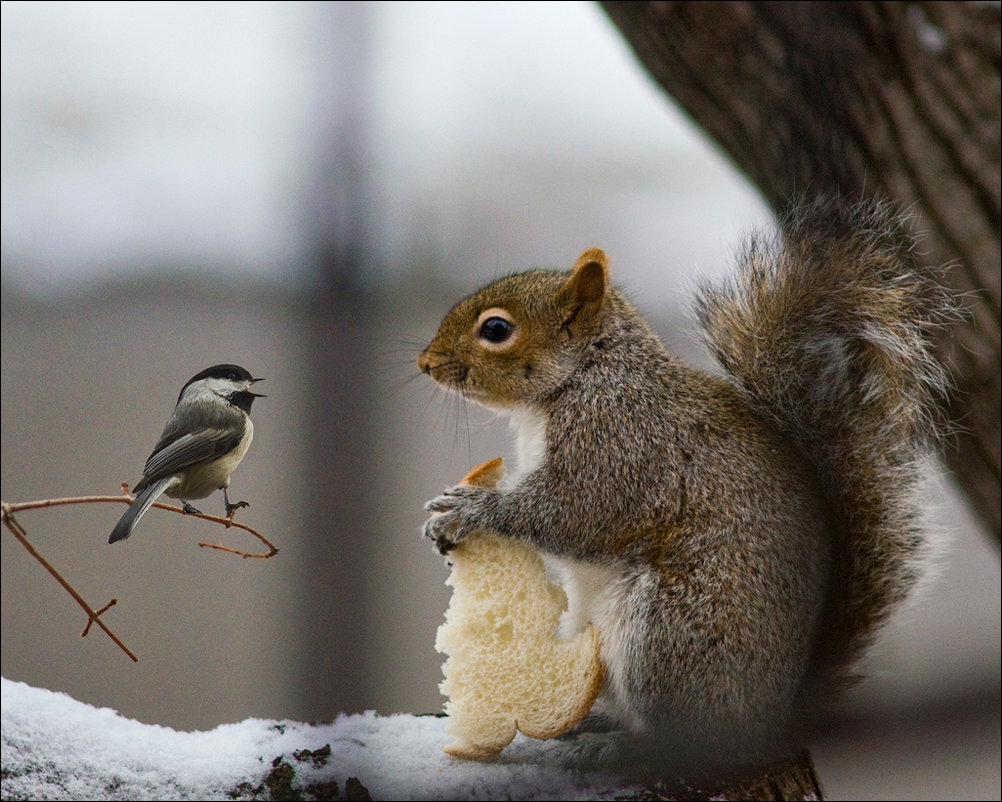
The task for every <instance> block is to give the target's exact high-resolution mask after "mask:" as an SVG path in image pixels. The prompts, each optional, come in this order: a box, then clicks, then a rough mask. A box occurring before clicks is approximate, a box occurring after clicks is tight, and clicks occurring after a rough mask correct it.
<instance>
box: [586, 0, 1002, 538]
mask: <svg viewBox="0 0 1002 802" xmlns="http://www.w3.org/2000/svg"><path fill="white" fill-rule="evenodd" d="M602 5H603V7H604V9H605V11H606V13H607V14H608V15H609V17H610V18H611V19H612V20H613V22H615V24H616V25H617V26H618V27H619V29H620V31H621V32H622V34H623V35H624V36H625V37H626V39H627V41H628V42H629V43H630V45H631V46H632V47H633V49H634V50H635V52H636V54H637V56H638V58H639V59H640V61H641V63H642V64H643V65H644V67H646V68H647V70H648V71H649V72H650V74H651V75H652V76H653V77H654V79H655V80H656V81H657V82H658V83H660V84H661V86H662V87H663V88H664V89H665V90H667V91H668V92H669V93H670V94H671V95H672V96H673V97H674V98H675V100H676V101H677V102H678V103H679V104H680V105H681V107H682V108H683V109H684V110H685V111H686V112H687V113H688V114H690V115H691V116H692V118H693V119H694V120H695V121H696V122H697V123H698V124H699V125H700V126H702V127H703V128H704V129H705V130H706V131H707V132H708V133H709V134H710V135H711V136H712V137H713V138H714V139H716V140H717V142H718V143H719V144H720V145H721V146H722V147H723V148H724V150H725V151H726V152H727V153H728V154H729V155H730V156H731V158H732V159H733V160H734V162H735V163H736V164H737V166H738V167H739V168H740V169H741V170H742V171H744V172H745V173H746V174H747V175H748V176H749V177H750V178H751V180H752V181H753V182H754V183H755V184H756V185H757V186H758V187H759V189H760V190H761V192H762V194H763V196H764V197H765V199H766V200H767V202H768V203H769V204H770V206H771V207H772V208H773V209H774V210H775V211H779V210H780V209H781V208H782V207H783V206H784V205H785V203H786V201H787V200H788V199H789V198H791V197H793V196H795V195H801V196H803V195H811V194H814V193H819V192H829V191H832V190H838V191H839V192H841V193H842V194H844V195H846V196H849V197H860V196H864V195H867V196H883V197H886V198H888V199H891V200H893V201H896V202H897V203H899V204H900V205H901V206H902V207H903V208H906V209H908V210H910V211H912V212H913V213H914V215H915V218H916V226H917V229H916V230H917V232H918V235H919V244H920V254H921V257H922V258H923V259H924V260H925V261H926V262H927V263H929V264H932V265H942V264H948V265H949V269H948V270H946V271H944V280H945V281H946V283H948V284H949V285H950V286H951V287H952V288H954V289H955V290H957V291H959V292H960V293H962V294H963V300H964V305H965V307H966V308H967V309H968V310H969V313H970V314H969V316H968V317H967V318H966V319H964V320H963V321H962V322H960V323H957V324H955V325H953V326H951V327H950V328H949V329H948V330H945V331H944V332H942V333H941V335H940V336H939V340H938V347H939V353H940V357H941V359H942V360H943V362H944V364H945V365H947V366H948V367H949V368H950V370H951V373H952V374H953V376H954V380H955V382H956V385H957V392H955V393H954V395H953V396H952V398H951V402H950V404H951V408H950V410H949V414H950V416H951V419H952V420H953V421H954V422H955V423H956V425H957V433H956V435H955V436H954V437H952V438H951V439H950V440H949V441H948V443H947V446H946V448H945V453H944V457H945V460H946V462H947V464H948V465H949V466H950V468H951V469H952V470H953V472H954V474H955V475H956V477H957V480H958V482H959V484H960V485H961V487H962V488H963V489H964V491H965V492H966V494H967V496H968V498H969V500H970V502H971V505H972V507H973V508H974V510H975V512H976V513H977V514H978V516H979V517H980V518H981V519H982V520H983V521H984V523H985V524H986V526H987V527H988V528H989V529H990V530H991V531H993V532H994V533H995V536H996V538H999V537H1000V535H1002V522H1000V456H999V432H1000V335H999V327H1000V309H999V307H1000V293H999V266H1000V219H1002V202H1000V169H999V162H1000V158H999V129H1000V125H999V108H1000V102H999V101H1000V49H1002V46H1000V7H999V4H998V3H971V2H935V3H934V2H918V3H913V2H842V3H829V2H799V3H787V2H712V3H707V2H605V3H602Z"/></svg>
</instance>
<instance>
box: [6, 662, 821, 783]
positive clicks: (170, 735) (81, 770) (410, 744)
mask: <svg viewBox="0 0 1002 802" xmlns="http://www.w3.org/2000/svg"><path fill="white" fill-rule="evenodd" d="M0 683H2V684H0V690H2V704H0V706H2V710H3V719H2V736H3V738H2V741H3V743H2V778H3V790H2V798H3V799H5V800H26V799H36V800H37V799H92V800H112V799H116V800H117V799H123V800H124V799H199V800H234V799H304V800H308V799H399V800H404V799H471V798H476V799H565V800H575V799H613V798H617V799H655V798H659V799H667V798H669V797H667V796H655V795H654V794H656V793H658V792H657V791H656V790H652V789H650V788H643V787H641V786H636V785H629V784H626V783H624V782H623V780H622V778H618V777H616V776H613V775H609V774H599V773H581V772H575V771H572V770H570V769H565V768H561V767H560V766H559V763H558V761H557V760H556V759H555V758H554V756H555V755H556V754H557V753H558V752H559V750H560V749H561V746H560V744H559V743H558V742H555V741H533V740H531V739H528V738H525V737H524V736H521V735H520V736H519V737H518V738H516V740H515V741H514V742H513V743H512V744H511V746H509V747H508V748H507V749H506V750H505V752H504V753H503V754H502V755H501V756H500V757H499V758H497V759H495V760H492V761H490V762H477V761H464V760H458V759H456V758H451V757H449V756H448V755H446V754H445V753H443V751H442V747H443V746H445V744H446V742H447V741H448V740H449V737H448V736H447V735H446V734H445V730H444V728H443V726H442V721H441V719H439V718H437V717H435V716H413V715H405V714H401V715H392V716H379V715H376V714H375V713H372V712H367V713H363V714H357V715H342V716H340V717H339V718H338V719H337V720H336V721H334V722H333V723H329V724H303V723H300V722H294V721H266V720H261V719H247V720H246V721H242V722H239V723H236V724H224V725H222V726H220V727H217V728H216V729H214V730H211V731H209V732H176V731H174V730H171V729H168V728H167V727H160V726H155V725H148V724H142V723H140V722H137V721H133V720H130V719H126V718H123V717H122V716H120V715H119V714H118V713H116V712H115V711H113V710H109V709H107V708H101V709H98V708H94V707H91V706H90V705H86V704H83V703H82V702H78V701H76V700H74V699H72V698H70V697H69V696H67V695H65V694H62V693H55V692H53V691H48V690H42V689H38V688H32V687H30V686H28V685H25V684H24V683H20V682H13V681H11V680H8V679H2V680H0ZM808 766H809V764H808ZM795 773H796V772H795ZM800 774H801V775H803V776H800V781H804V780H806V784H801V785H800V786H799V787H798V788H797V789H796V793H795V794H794V795H791V793H790V792H791V787H790V786H789V782H788V781H787V780H784V779H783V778H781V777H779V776H778V775H775V774H771V775H769V776H767V777H763V778H759V780H758V782H759V783H761V784H762V785H760V786H755V788H752V789H750V790H749V787H745V788H744V789H743V790H742V792H741V795H740V797H736V796H733V795H728V798H749V799H750V798H757V799H766V798H785V799H793V798H799V799H812V798H815V799H816V798H820V791H819V790H818V789H817V786H816V780H814V777H813V772H810V771H807V773H806V774H804V773H803V772H800ZM807 775H809V776H807ZM784 776H785V775H784ZM790 776H793V775H790ZM784 782H785V783H786V785H784ZM795 784H796V783H795ZM763 794H768V796H766V795H763ZM777 794H778V795H777ZM689 798H697V797H689Z"/></svg>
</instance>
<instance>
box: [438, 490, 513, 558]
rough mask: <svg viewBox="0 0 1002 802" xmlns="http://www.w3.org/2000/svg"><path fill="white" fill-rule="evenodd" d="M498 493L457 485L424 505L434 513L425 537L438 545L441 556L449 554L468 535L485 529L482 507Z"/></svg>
mask: <svg viewBox="0 0 1002 802" xmlns="http://www.w3.org/2000/svg"><path fill="white" fill-rule="evenodd" d="M490 495H497V491H495V490H491V489H488V488H485V487H473V486H471V485H456V486H455V487H450V488H448V489H447V490H446V491H445V492H444V493H443V494H442V495H440V496H435V498H433V499H432V500H431V501H429V502H428V503H427V504H425V505H424V509H425V512H430V513H432V516H431V517H430V518H429V519H428V521H427V523H425V525H424V536H425V537H427V538H430V539H431V540H433V541H434V542H435V547H436V548H437V549H438V550H439V552H440V553H441V554H448V553H449V552H450V551H451V550H452V549H453V548H455V547H456V545H457V544H459V543H461V542H462V541H463V540H465V539H466V537H467V535H469V534H470V533H471V532H475V531H476V530H477V529H482V528H484V527H483V524H482V523H481V522H480V515H479V514H478V513H479V512H480V507H481V505H482V503H483V500H484V499H485V498H487V497H488V496H490Z"/></svg>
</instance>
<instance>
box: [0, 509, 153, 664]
mask: <svg viewBox="0 0 1002 802" xmlns="http://www.w3.org/2000/svg"><path fill="white" fill-rule="evenodd" d="M29 503H30V502H29ZM0 505H2V510H3V525H4V526H6V527H7V528H8V529H9V530H10V531H11V532H12V533H13V534H14V537H16V538H17V539H18V540H19V541H20V543H21V545H22V546H24V547H25V549H27V550H28V553H29V554H30V555H31V556H32V557H34V558H35V559H36V560H38V562H39V563H41V565H42V567H43V568H45V570H46V571H48V572H49V573H50V574H52V576H54V577H55V579H56V581H57V582H58V583H59V584H60V585H62V586H63V588H64V589H65V590H66V592H67V593H69V594H70V596H72V597H73V600H74V601H75V602H76V603H77V604H79V605H80V606H81V607H82V608H83V609H84V612H86V613H87V618H88V624H87V627H86V628H85V629H84V631H83V635H86V634H87V631H88V629H89V628H90V624H91V623H96V624H97V625H98V626H99V627H101V629H103V630H104V633H105V634H106V635H107V636H108V637H109V638H111V639H112V640H113V641H114V642H115V644H116V645H117V646H118V648H119V649H121V650H122V651H123V652H125V653H126V654H127V655H129V657H130V658H131V659H132V662H134V663H138V662H139V658H138V657H136V656H135V655H134V654H133V653H132V652H131V651H130V650H129V648H128V647H127V646H126V645H125V644H124V643H122V641H120V640H119V639H118V636H117V635H115V633H114V632H112V631H111V630H110V629H109V628H108V627H107V626H105V623H104V621H102V620H101V618H100V616H101V613H103V612H104V611H105V610H107V609H108V607H110V606H111V605H110V604H109V605H106V606H105V607H103V608H102V609H101V611H100V612H95V611H94V609H93V608H91V606H90V605H89V604H87V602H85V601H84V600H83V598H82V597H81V596H80V594H79V593H77V592H76V590H75V589H74V588H73V586H72V585H71V584H70V583H69V582H67V581H66V580H65V579H63V577H62V575H61V574H60V573H59V572H58V571H57V570H56V569H55V568H53V567H52V566H51V565H50V564H49V562H48V561H47V560H46V559H45V558H44V557H43V556H42V555H41V554H39V553H38V551H36V550H35V547H34V546H32V545H31V543H29V542H28V538H27V533H26V532H25V530H24V527H23V526H21V524H20V523H19V522H18V521H17V520H16V519H15V518H14V510H15V509H17V508H19V507H18V505H16V504H8V503H7V502H5V501H4V502H0ZM43 506H47V505H43ZM29 509H30V508H29ZM112 604H114V601H113V602H112Z"/></svg>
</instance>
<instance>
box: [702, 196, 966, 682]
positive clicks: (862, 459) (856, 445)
mask: <svg viewBox="0 0 1002 802" xmlns="http://www.w3.org/2000/svg"><path fill="white" fill-rule="evenodd" d="M904 223H905V220H904V218H902V217H901V216H900V215H898V214H897V213H895V212H894V211H893V210H892V208H891V207H890V206H889V205H886V204H883V203H880V202H863V203H857V204H849V203H847V202H844V201H841V200H839V199H831V198H829V199H823V200H818V201H815V202H813V203H811V204H808V205H795V206H793V207H792V210H791V211H790V212H789V213H788V214H787V215H786V217H785V218H783V219H781V220H780V233H779V234H778V235H777V236H775V237H769V238H756V239H753V240H752V241H751V242H750V243H749V244H748V246H747V248H746V250H745V252H744V253H743V254H742V259H741V262H742V263H741V268H740V272H739V274H738V275H737V277H736V278H735V279H734V280H733V281H732V282H731V283H730V284H728V285H726V286H724V287H722V288H718V289H710V288H703V289H702V290H701V293H700V295H699V297H698V299H697V314H698V315H699V318H700V321H701V323H702V324H703V327H704V329H705V331H706V335H707V338H708V341H709V344H710V347H711V349H712V350H713V352H714V353H715V355H716V357H717V359H718V360H719V362H720V363H721V365H722V366H723V367H724V368H725V369H726V370H727V371H728V372H729V373H730V374H731V375H732V376H733V377H734V378H735V379H736V380H737V383H738V385H739V386H740V387H741V388H742V389H743V391H744V393H745V395H746V398H747V400H748V401H749V403H750V404H752V406H754V407H755V408H756V409H758V410H759V411H760V412H761V413H762V414H764V415H766V416H767V417H768V418H769V419H770V420H771V421H772V422H773V423H774V424H775V425H776V426H777V427H778V428H779V429H780V430H781V431H782V432H783V433H784V434H786V435H787V436H788V437H789V438H791V439H792V440H793V441H794V442H795V443H796V444H797V446H798V448H799V449H800V450H801V452H802V453H803V454H804V455H805V456H806V457H807V459H808V460H809V461H810V463H811V464H812V465H813V466H814V468H815V469H816V471H817V473H818V479H819V484H820V487H821V488H822V490H823V492H825V493H826V494H828V496H829V503H830V504H831V509H832V510H833V511H834V517H835V520H836V521H837V522H838V523H837V530H838V531H835V532H833V533H832V536H833V538H834V544H833V570H832V579H831V583H830V585H831V590H830V594H829V599H828V609H827V610H826V611H825V613H824V614H823V615H822V625H821V627H822V628H821V631H820V632H819V633H818V638H817V641H816V642H817V650H816V654H815V660H814V671H813V676H811V677H809V678H808V684H807V685H806V686H805V689H804V693H805V695H806V696H811V695H813V694H815V693H816V692H818V691H819V690H820V689H823V688H834V687H835V685H836V684H838V683H839V682H841V683H843V684H844V683H845V682H846V681H848V675H849V670H850V668H851V665H852V664H853V663H854V662H855V660H856V659H857V658H858V657H859V656H861V654H862V652H863V650H864V649H865V648H866V647H867V646H868V645H869V644H870V643H871V641H872V640H873V637H874V635H875V633H876V630H877V628H878V627H879V625H880V624H881V623H882V622H883V621H884V620H885V619H886V618H887V616H888V614H889V613H890V611H891V610H892V609H893V608H894V606H895V605H896V604H897V603H898V602H900V601H901V600H902V599H903V597H904V596H905V595H906V593H907V592H908V590H909V589H910V588H911V586H912V585H913V584H914V582H915V579H916V577H917V572H918V568H919V565H920V557H921V556H922V546H923V542H924V537H923V535H922V532H921V529H920V526H919V521H918V510H917V507H916V504H915V498H914V491H915V489H916V483H917V481H918V478H919V473H920V470H919V468H920V462H921V458H922V456H923V455H924V453H925V451H926V447H927V446H928V445H929V442H930V438H934V437H935V436H936V435H937V433H938V431H939V428H940V427H939V424H940V421H941V418H940V414H939V413H938V410H939V409H940V408H941V407H940V405H939V403H938V402H939V401H940V400H941V399H942V397H943V395H944V394H945V393H946V392H947V390H948V378H947V375H946V372H945V371H944V370H943V368H942V366H941V365H940V364H939V362H938V361H937V360H936V358H935V357H934V355H933V352H932V345H931V342H930V336H929V335H930V330H931V329H932V328H933V327H935V326H937V325H940V324H941V323H942V322H943V319H944V316H945V315H948V314H950V311H951V309H952V303H951V300H950V297H949V295H948V294H947V293H946V291H945V290H943V289H942V288H941V286H940V285H939V284H938V283H937V282H936V281H935V278H934V275H933V271H930V270H928V269H926V268H923V269H922V271H920V270H919V268H918V265H917V264H916V262H915V255H914V243H913V241H912V239H911V237H910V236H909V235H908V233H907V231H906V229H905V225H904ZM814 701H820V700H818V699H814Z"/></svg>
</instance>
